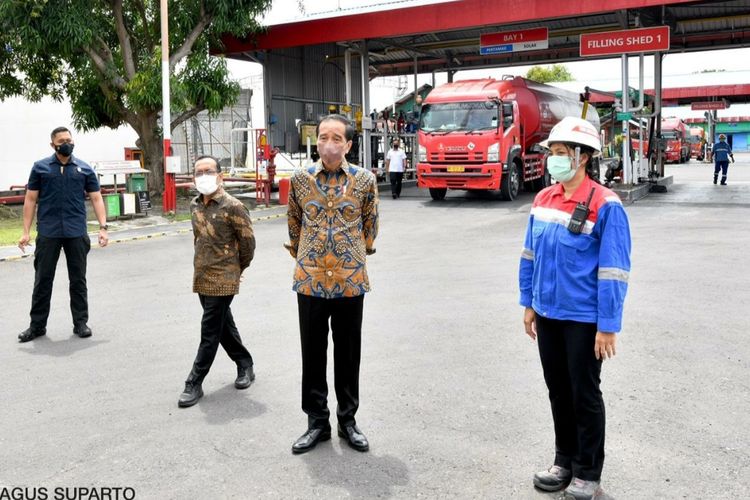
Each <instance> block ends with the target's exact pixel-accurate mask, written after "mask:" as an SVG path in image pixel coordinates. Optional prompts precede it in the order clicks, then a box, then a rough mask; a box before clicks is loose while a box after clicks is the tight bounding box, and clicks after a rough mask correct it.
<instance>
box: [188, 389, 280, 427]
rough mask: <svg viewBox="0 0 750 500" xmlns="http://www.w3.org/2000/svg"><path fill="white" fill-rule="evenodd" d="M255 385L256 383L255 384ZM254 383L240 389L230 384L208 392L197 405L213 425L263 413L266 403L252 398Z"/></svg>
mask: <svg viewBox="0 0 750 500" xmlns="http://www.w3.org/2000/svg"><path fill="white" fill-rule="evenodd" d="M253 385H254V384H253ZM253 385H251V386H250V387H249V388H247V389H242V390H238V389H236V388H235V387H234V384H229V385H226V386H224V387H222V388H221V389H219V390H218V391H213V392H206V391H205V389H204V395H203V397H202V398H201V400H200V401H199V402H198V404H197V406H198V407H199V408H200V409H201V411H202V412H203V413H204V414H205V418H206V422H208V423H209V424H211V425H224V424H228V423H230V422H233V421H241V420H247V419H251V418H256V417H259V416H261V415H263V414H264V413H265V412H266V411H267V409H266V405H264V404H262V403H259V402H257V401H255V400H254V399H252V396H253Z"/></svg>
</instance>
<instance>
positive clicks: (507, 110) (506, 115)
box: [503, 102, 513, 128]
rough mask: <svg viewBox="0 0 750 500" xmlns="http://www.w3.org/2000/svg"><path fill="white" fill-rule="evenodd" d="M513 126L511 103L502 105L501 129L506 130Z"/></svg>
mask: <svg viewBox="0 0 750 500" xmlns="http://www.w3.org/2000/svg"><path fill="white" fill-rule="evenodd" d="M512 124H513V103H512V102H504V103H503V128H508V127H510V126H511V125H512Z"/></svg>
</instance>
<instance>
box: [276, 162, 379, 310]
mask: <svg viewBox="0 0 750 500" xmlns="http://www.w3.org/2000/svg"><path fill="white" fill-rule="evenodd" d="M287 216H288V225H289V240H290V242H289V244H287V245H285V246H286V248H287V249H288V250H289V252H290V253H291V254H292V257H294V258H295V260H296V265H295V269H294V286H293V289H294V291H296V292H297V293H299V294H302V295H309V296H313V297H321V298H325V299H333V298H338V297H356V296H359V295H362V294H364V293H365V292H369V291H370V282H369V279H368V277H367V268H366V265H365V260H366V257H367V255H370V254H373V253H375V247H374V245H375V237H376V236H377V234H378V186H377V183H376V181H375V176H374V175H373V174H372V173H371V172H368V171H367V170H364V169H362V168H359V167H356V166H353V165H349V164H347V163H346V162H344V163H343V164H342V165H341V167H340V168H339V169H338V170H336V171H335V172H328V171H326V170H325V168H324V167H323V164H322V163H320V162H318V163H316V164H315V165H313V166H311V167H308V168H303V169H298V170H296V171H295V172H294V174H293V175H292V179H291V184H290V190H289V207H288V210H287Z"/></svg>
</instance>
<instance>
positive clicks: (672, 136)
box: [661, 130, 680, 140]
mask: <svg viewBox="0 0 750 500" xmlns="http://www.w3.org/2000/svg"><path fill="white" fill-rule="evenodd" d="M661 136H662V137H663V138H664V139H670V140H676V139H679V138H680V134H678V133H677V132H675V131H674V130H666V131H665V130H662V133H661Z"/></svg>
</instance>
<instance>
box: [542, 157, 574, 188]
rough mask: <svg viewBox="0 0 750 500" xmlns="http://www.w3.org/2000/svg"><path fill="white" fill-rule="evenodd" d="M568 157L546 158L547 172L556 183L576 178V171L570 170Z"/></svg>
mask: <svg viewBox="0 0 750 500" xmlns="http://www.w3.org/2000/svg"><path fill="white" fill-rule="evenodd" d="M571 163H572V161H571V160H570V157H569V156H549V157H547V171H548V172H549V175H551V176H552V178H553V179H555V180H556V181H557V182H568V181H569V180H571V179H572V178H573V177H575V176H576V169H573V168H571Z"/></svg>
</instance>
